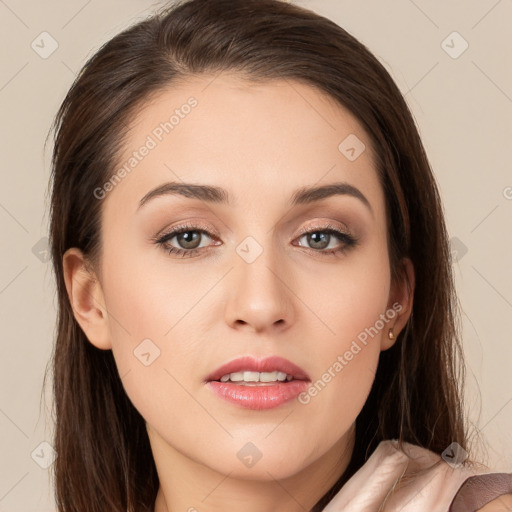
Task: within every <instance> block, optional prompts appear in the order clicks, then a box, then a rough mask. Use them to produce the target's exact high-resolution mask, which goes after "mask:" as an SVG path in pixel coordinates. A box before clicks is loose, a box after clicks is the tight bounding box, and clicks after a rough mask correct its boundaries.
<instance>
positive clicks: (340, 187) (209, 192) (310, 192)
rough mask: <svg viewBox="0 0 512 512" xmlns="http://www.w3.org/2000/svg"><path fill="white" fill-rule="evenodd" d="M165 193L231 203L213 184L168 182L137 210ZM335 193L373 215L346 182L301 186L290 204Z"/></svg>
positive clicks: (210, 201) (319, 198)
mask: <svg viewBox="0 0 512 512" xmlns="http://www.w3.org/2000/svg"><path fill="white" fill-rule="evenodd" d="M166 195H180V196H183V197H188V198H192V199H199V200H201V201H205V202H208V203H216V204H227V205H229V204H231V201H230V198H229V193H228V191H227V190H225V189H223V188H221V187H216V186H213V185H198V184H195V183H183V182H175V181H172V182H168V183H164V184H163V185H160V186H158V187H156V188H155V189H153V190H151V191H149V192H148V193H147V194H146V195H145V196H144V197H143V198H142V199H141V200H140V202H139V206H138V208H137V210H139V209H140V208H142V207H143V206H144V205H145V204H146V203H148V202H149V201H150V200H151V199H154V198H156V197H161V196H166ZM335 195H347V196H352V197H355V198H356V199H359V200H360V201H361V202H362V203H363V204H364V205H365V206H366V207H367V208H368V209H369V210H370V212H371V214H372V215H373V210H372V207H371V204H370V202H369V201H368V199H367V198H366V196H365V195H364V194H363V193H362V192H361V191H360V190H359V189H358V188H356V187H354V186H353V185H350V184H349V183H346V182H336V183H330V184H328V185H320V186H316V187H315V186H312V187H301V188H299V189H297V190H296V191H295V192H294V193H293V194H292V196H291V199H290V205H291V206H297V205H303V204H309V203H313V202H316V201H320V200H321V199H326V198H328V197H332V196H335Z"/></svg>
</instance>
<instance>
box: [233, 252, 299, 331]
mask: <svg viewBox="0 0 512 512" xmlns="http://www.w3.org/2000/svg"><path fill="white" fill-rule="evenodd" d="M249 261H250V260H249ZM284 264H285V262H284V257H283V258H280V259H279V258H277V257H276V254H275V251H272V250H271V249H270V248H263V252H262V253H261V254H260V255H259V256H258V257H257V258H256V259H255V260H254V261H252V262H248V261H246V260H244V258H242V257H240V256H239V255H238V254H235V264H234V268H233V270H232V271H231V272H230V274H229V276H230V280H229V284H228V291H227V295H228V299H227V301H226V306H225V319H226V322H227V324H228V325H229V326H230V327H232V328H234V329H246V330H249V331H253V332H257V333H263V332H268V333H269V334H270V333H275V332H276V331H282V330H285V329H287V328H288V327H289V326H290V325H292V323H293V315H294V306H293V297H294V296H295V295H294V292H293V289H292V288H291V284H290V282H289V281H290V279H291V278H290V276H289V272H288V273H287V272H286V269H285V268H284V266H285V265H284Z"/></svg>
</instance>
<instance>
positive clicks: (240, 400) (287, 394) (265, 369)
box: [205, 356, 311, 410]
mask: <svg viewBox="0 0 512 512" xmlns="http://www.w3.org/2000/svg"><path fill="white" fill-rule="evenodd" d="M310 382H311V379H310V378H309V376H308V374H307V373H306V372H305V371H304V370H303V369H302V368H300V367H299V366H297V365H295V364H294V363H292V362H291V361H288V360H287V359H284V358H282V357H277V356H272V357H267V358H265V359H260V360H258V359H255V358H253V357H252V356H245V357H241V358H237V359H235V360H233V361H230V362H229V363H226V364H224V365H222V366H221V367H219V368H217V369H216V370H215V371H213V372H212V373H211V374H210V375H208V376H207V377H206V378H205V384H206V385H207V386H208V387H209V388H210V389H211V390H212V391H214V393H215V394H216V395H217V396H219V397H220V398H222V399H224V400H226V401H228V402H230V403H232V404H235V405H237V406H239V407H243V408H246V409H254V410H262V409H270V408H274V407H278V406H280V405H283V404H284V403H286V402H288V401H290V400H292V399H293V398H295V397H297V395H298V394H300V393H301V392H302V391H304V390H305V389H306V388H307V387H308V385H309V383H310Z"/></svg>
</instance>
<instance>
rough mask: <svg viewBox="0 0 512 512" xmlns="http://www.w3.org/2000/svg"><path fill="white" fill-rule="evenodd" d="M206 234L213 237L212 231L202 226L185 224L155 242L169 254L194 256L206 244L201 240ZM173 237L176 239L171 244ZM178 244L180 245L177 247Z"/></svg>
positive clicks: (184, 256)
mask: <svg viewBox="0 0 512 512" xmlns="http://www.w3.org/2000/svg"><path fill="white" fill-rule="evenodd" d="M205 236H206V237H207V238H210V239H212V237H211V236H210V233H209V232H208V231H207V230H206V229H204V228H203V227H202V226H197V225H194V224H183V225H180V226H176V227H175V228H173V230H172V231H169V232H168V233H165V234H163V235H162V236H161V237H159V238H158V239H156V240H155V241H154V242H155V243H156V244H158V245H160V246H162V247H163V248H164V250H165V251H166V252H167V253H168V254H175V255H176V256H179V257H182V258H186V257H190V256H194V255H196V254H197V253H199V252H201V251H202V250H203V249H204V246H201V242H202V240H203V239H204V238H205ZM173 239H176V240H175V241H174V243H173V244H171V241H172V240H173ZM176 245H178V246H179V247H176ZM217 245H220V244H217Z"/></svg>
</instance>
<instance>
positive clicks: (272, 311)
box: [64, 73, 414, 512]
mask: <svg viewBox="0 0 512 512" xmlns="http://www.w3.org/2000/svg"><path fill="white" fill-rule="evenodd" d="M190 96H194V97H195V98H196V99H197V101H198V105H197V107H195V108H194V109H193V110H192V111H191V113H190V114H189V115H187V116H186V117H185V118H184V119H181V120H180V123H179V125H178V126H177V127H175V129H174V130H173V131H172V132H171V133H169V134H168V135H166V136H165V137H164V138H163V140H162V141H161V142H160V143H159V144H158V145H157V147H156V148H154V149H152V150H151V152H150V153H149V154H148V155H147V156H146V157H145V158H144V159H143V160H142V161H141V162H140V163H138V165H137V166H136V168H134V170H133V171H132V172H130V173H129V174H128V175H127V176H126V177H125V178H124V179H123V180H122V181H121V183H119V184H117V185H116V186H115V187H114V189H113V190H111V191H110V192H108V194H107V196H106V197H105V198H104V199H103V213H102V252H101V260H100V268H98V269H96V272H93V271H91V270H87V269H86V267H85V265H84V256H83V255H82V254H81V252H80V251H79V250H78V249H76V248H73V249H70V250H69V251H67V252H66V254H65V255H64V267H65V275H66V286H67V289H68V293H69V296H70V300H71V302H72V305H73V310H74V313H75V316H76V319H77V321H78V322H79V324H80V326H81V327H82V329H83V330H84V332H85V333H86V335H87V337H88V339H89V341H90V342H91V343H92V344H93V345H95V346H96V347H98V348H100V349H104V350H112V351H113V354H114V357H115V360H116V364H117V366H118V369H119V374H120V376H121V377H122V381H123V385H124V387H125V390H126V393H127V394H128V396H129V398H130V399H131V401H132V402H133V404H134V406H135V407H136V408H137V409H138V411H139V412H140V413H141V414H142V416H143V417H144V418H145V420H146V423H147V429H148V435H149V439H150V442H151V447H152V452H153V456H154V459H155V463H156V466H157V470H158V474H159V479H160V484H161V486H160V489H159V493H158V497H157V500H156V504H155V511H156V512H170V511H173V512H176V511H185V510H189V511H193V510H197V511H204V510H208V511H213V512H215V511H225V510H232V509H233V505H234V504H237V503H239V504H242V503H243V506H244V510H245V512H261V511H262V510H265V511H287V512H295V511H301V512H303V511H304V510H309V509H310V508H311V507H312V506H313V505H314V504H315V502H316V501H317V500H318V499H319V498H320V497H321V496H322V495H323V494H324V493H325V492H326V491H327V490H328V489H329V488H330V487H331V486H332V485H333V483H334V482H335V481H336V480H337V479H338V478H339V476H340V475H341V474H342V473H343V471H344V470H345V468H346V466H347V464H348V461H349V459H350V454H351V452H352V449H353V441H354V422H355V419H356V417H357V415H358V413H359V412H360V410H361V408H362V407H363V405H364V403H365V400H366V398H367V396H368V393H369V391H370V387H371V385H372V382H373V379H374V375H375V371H376V367H377V364H378V358H379V354H380V352H381V351H382V350H386V349H388V348H389V347H390V346H391V345H392V344H393V343H394V341H393V340H390V339H389V338H388V329H389V328H390V327H392V328H393V331H394V333H395V335H398V334H399V333H400V331H401V330H402V329H403V327H404V325H405V323H406V322H407V319H408V318H409V315H410V311H411V308H412V290H413V287H414V272H413V269H412V265H411V263H410V261H409V260H405V261H404V264H405V266H406V270H407V272H408V277H409V284H408V283H407V282H406V280H404V281H400V282H396V283H392V282H391V277H390V267H389V259H388V257H387V254H388V239H387V230H386V220H385V219H386V217H385V201H384V193H383V190H382V188H381V186H380V184H379V181H378V176H377V171H376V168H375V165H374V155H373V153H372V148H371V142H370V139H369V136H368V135H367V133H366V132H365V131H364V130H363V128H362V126H361V125H360V124H359V123H358V122H357V120H356V118H355V117H354V116H352V115H351V114H350V113H349V112H348V111H347V110H346V109H344V108H342V107H341V106H339V105H338V104H337V103H335V102H334V101H333V100H332V99H331V98H329V97H327V96H326V95H324V94H322V93H321V92H319V91H317V90H316V89H314V88H312V87H310V86H307V85H302V84H299V83H294V82H289V81H284V80H283V81H274V82H266V83H265V84H258V85H256V84H253V83H248V82H246V81H243V80H242V79H241V78H240V77H239V76H236V75H233V74H227V73H223V74H221V75H220V76H217V77H216V78H215V77H213V76H206V75H201V76H197V77H194V78H191V79H189V80H188V81H187V83H186V84H185V83H183V84H181V85H179V86H173V87H172V88H169V89H168V90H166V91H161V92H160V93H159V94H158V95H156V96H154V97H153V98H152V99H151V101H150V102H148V103H147V104H146V105H145V106H144V108H142V109H141V110H139V111H138V113H137V116H136V117H135V118H134V119H133V120H132V121H133V122H132V130H131V131H130V133H129V135H128V137H127V139H126V144H125V151H124V153H123V155H120V157H119V165H120V166H122V165H123V163H124V162H126V161H127V159H128V158H129V156H130V155H131V154H132V152H133V151H134V150H136V149H137V148H139V147H140V146H141V145H142V144H144V141H145V140H146V138H147V136H148V134H151V133H152V130H154V128H155V126H158V125H159V123H161V122H162V121H164V120H166V119H168V117H169V113H172V111H174V110H175V109H176V108H179V107H180V106H181V105H183V104H184V103H186V101H187V99H188V98H189V97H190ZM349 134H355V135H356V136H357V137H358V138H359V139H360V140H361V141H363V142H364V144H365V146H366V150H365V151H363V153H362V154H361V155H360V156H359V157H358V158H357V159H356V160H354V161H350V160H349V159H347V158H346V157H345V156H344V154H342V153H341V152H340V151H339V150H338V145H339V144H340V142H341V141H343V140H344V139H345V138H346V137H347V136H348V135H349ZM171 180H173V181H184V182H192V183H197V184H208V185H217V186H221V187H223V188H225V189H227V191H228V192H229V195H230V197H231V199H232V202H233V204H232V205H220V204H214V203H207V202H205V201H202V200H198V199H194V198H186V197H181V196H177V195H166V196H161V197H157V198H154V199H152V200H151V201H149V202H148V203H146V204H145V205H144V206H143V207H142V208H140V209H139V210H137V208H138V204H139V201H140V200H141V198H142V197H144V196H145V194H147V193H148V192H149V191H150V190H152V189H154V188H155V187H157V186H159V185H161V184H163V183H165V182H168V181H171ZM338 181H345V182H347V183H349V184H351V185H353V186H354V187H357V188H358V189H359V190H360V191H361V192H362V193H363V194H364V195H365V196H366V198H367V199H368V201H369V203H370V205H371V210H372V211H370V209H368V208H367V207H366V206H365V205H364V204H363V202H362V201H360V200H359V199H357V198H355V197H352V196H349V195H336V196H332V197H329V198H325V199H322V200H320V201H317V202H315V203H312V204H307V205H299V206H295V207H293V208H291V207H290V205H289V200H290V197H291V195H292V193H293V192H294V191H295V190H296V189H298V188H300V187H304V186H311V185H317V186H318V185H324V184H328V183H333V182H338ZM94 200H96V199H94ZM181 221H189V222H191V223H193V224H196V223H198V224H199V226H200V228H204V229H207V231H208V232H209V233H210V234H211V236H210V235H204V237H203V238H202V239H201V245H200V247H201V248H203V247H204V248H205V249H200V251H203V252H200V253H198V254H197V255H195V256H192V257H186V258H180V257H179V256H176V255H174V254H168V253H167V252H166V250H165V248H164V247H162V246H159V245H158V244H155V243H154V241H152V240H151V239H152V237H155V236H156V235H158V234H161V233H163V232H164V231H166V230H167V231H169V230H170V228H172V227H174V226H177V225H178V224H179V223H180V222H181ZM327 224H331V225H333V226H334V227H335V228H336V229H340V230H341V231H345V230H348V232H349V233H350V234H352V235H354V236H355V237H357V238H358V241H359V242H358V244H357V245H356V246H353V247H349V248H348V249H347V250H346V251H345V252H341V253H338V254H336V255H328V254H322V252H321V251H324V252H325V251H326V250H328V249H331V248H337V247H343V246H344V241H343V240H338V239H337V238H336V237H334V236H332V237H331V241H330V242H329V246H328V249H325V248H320V249H318V248H315V247H318V245H316V246H315V245H313V242H314V241H311V240H310V241H308V239H307V236H304V235H300V233H299V230H300V229H301V228H304V227H305V228H307V229H308V230H310V228H311V231H316V232H318V231H320V232H323V231H322V230H323V229H324V228H325V226H326V225H327ZM248 236H250V237H253V238H254V239H255V240H256V241H257V242H258V244H259V245H260V246H261V248H262V249H263V252H262V253H261V254H260V255H259V257H257V258H256V259H255V261H253V262H251V263H248V262H247V261H246V260H244V259H242V258H241V257H240V255H239V254H238V253H237V251H236V249H237V247H238V246H239V245H240V243H241V242H242V241H244V239H245V238H246V237H248ZM168 245H173V246H174V247H178V248H183V246H184V245H183V241H182V244H181V245H180V241H179V240H178V239H177V237H174V238H173V239H172V240H170V241H168ZM185 247H187V246H186V245H185ZM207 247H209V249H206V248H207ZM185 250H186V249H185ZM395 302H398V303H399V304H400V305H401V306H402V310H401V312H400V314H399V315H398V316H395V317H394V318H393V319H392V320H390V321H389V323H387V324H386V326H385V328H384V329H383V330H381V331H379V333H378V335H376V336H375V337H373V339H372V338H370V341H369V342H368V344H367V345H366V346H363V348H362V350H361V351H360V352H359V353H358V354H357V355H356V356H355V357H354V358H353V359H352V360H351V361H350V362H349V363H348V364H347V365H346V366H345V367H344V368H343V370H342V371H341V372H339V373H337V374H336V376H335V377H334V378H333V379H332V380H331V381H330V382H329V383H328V384H327V385H326V386H325V387H324V388H323V389H322V391H321V392H319V393H318V394H317V396H315V397H312V398H311V400H310V401H309V403H307V404H305V405H304V404H300V403H298V401H297V400H292V401H291V402H288V403H286V404H284V405H282V406H280V407H278V408H275V409H270V410H265V411H252V410H248V409H242V408H239V407H237V406H235V405H232V404H230V403H227V402H225V401H223V400H221V399H220V398H218V397H217V396H216V395H214V394H213V393H212V392H211V391H210V390H209V389H207V388H206V386H205V385H204V383H203V380H204V378H205V377H206V375H208V374H209V373H210V372H211V371H213V370H214V369H216V368H218V367H219V366H220V365H222V364H224V363H226V362H228V361H230V360H232V359H234V358H236V357H238V356H241V355H246V354H250V355H253V356H255V357H257V358H259V357H264V356H267V355H279V356H282V357H285V358H287V359H289V360H291V361H292V362H294V363H295V364H297V365H298V366H300V367H302V368H303V369H304V370H305V371H306V372H307V373H308V374H309V375H310V376H311V378H312V381H313V382H315V381H317V380H318V379H320V378H321V376H322V374H324V373H325V372H326V371H327V370H328V368H329V367H332V365H333V363H334V362H335V361H336V360H337V357H338V355H340V354H344V353H345V352H346V351H347V350H348V349H349V348H350V346H351V343H352V342H353V340H355V339H356V337H357V335H358V334H359V333H361V332H362V331H364V329H365V328H369V327H370V326H373V325H374V324H375V322H376V320H378V319H379V315H381V314H384V313H385V312H386V311H387V310H389V309H390V308H392V305H393V303H395ZM147 338H149V339H150V340H152V342H153V343H154V344H155V345H156V346H158V348H159V349H160V356H159V357H158V358H156V359H155V360H154V362H152V363H151V364H150V365H149V366H145V365H144V364H142V363H141V362H140V361H139V360H138V359H137V358H136V357H135V356H134V353H133V352H134V350H135V349H136V348H137V346H138V345H139V344H140V343H141V341H142V340H144V339H147ZM248 442H251V443H253V444H254V445H255V446H256V447H257V448H258V450H259V451H260V452H261V454H262V457H261V459H260V460H259V461H258V462H257V463H256V464H255V465H253V466H252V467H246V466H245V465H244V464H243V463H242V462H241V461H240V460H239V458H238V457H237V452H238V451H239V450H240V449H241V448H242V447H244V445H246V443H248Z"/></svg>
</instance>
